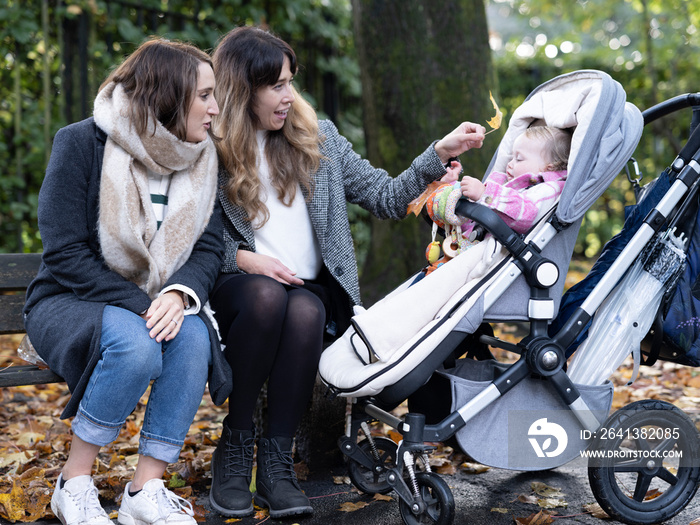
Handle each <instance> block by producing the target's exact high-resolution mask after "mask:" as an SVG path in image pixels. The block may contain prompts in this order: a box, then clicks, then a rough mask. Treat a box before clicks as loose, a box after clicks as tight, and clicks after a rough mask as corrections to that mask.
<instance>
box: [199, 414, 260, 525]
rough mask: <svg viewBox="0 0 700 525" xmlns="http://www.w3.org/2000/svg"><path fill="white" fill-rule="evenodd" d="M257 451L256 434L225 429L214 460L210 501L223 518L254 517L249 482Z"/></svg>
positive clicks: (212, 459)
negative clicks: (252, 515)
mask: <svg viewBox="0 0 700 525" xmlns="http://www.w3.org/2000/svg"><path fill="white" fill-rule="evenodd" d="M254 451H255V433H254V431H243V430H232V429H229V428H228V427H227V426H226V422H225V421H224V428H223V431H222V432H221V439H220V440H219V444H218V445H217V446H216V450H215V451H214V454H213V455H212V458H211V489H210V490H209V502H210V503H211V505H212V507H214V509H216V510H217V511H218V512H219V513H220V514H223V515H224V516H231V517H236V518H241V517H243V516H250V515H251V514H253V495H252V494H251V492H250V481H251V478H252V473H253V456H254Z"/></svg>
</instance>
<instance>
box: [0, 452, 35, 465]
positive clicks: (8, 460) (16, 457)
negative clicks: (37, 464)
mask: <svg viewBox="0 0 700 525" xmlns="http://www.w3.org/2000/svg"><path fill="white" fill-rule="evenodd" d="M33 459H34V454H32V453H30V452H29V451H26V450H24V451H21V452H12V453H9V454H3V455H2V456H0V468H5V467H9V466H10V465H13V464H15V463H16V464H17V466H19V465H25V464H26V463H29V462H30V461H32V460H33Z"/></svg>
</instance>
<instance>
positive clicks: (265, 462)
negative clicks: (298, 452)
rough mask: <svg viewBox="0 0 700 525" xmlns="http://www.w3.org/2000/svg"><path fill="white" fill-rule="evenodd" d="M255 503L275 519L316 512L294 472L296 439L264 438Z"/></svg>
mask: <svg viewBox="0 0 700 525" xmlns="http://www.w3.org/2000/svg"><path fill="white" fill-rule="evenodd" d="M255 503H256V504H257V505H258V506H259V507H265V508H268V509H270V517H272V518H282V517H284V516H294V515H297V514H311V513H312V512H313V508H312V507H311V503H310V502H309V498H307V497H306V495H305V494H304V492H303V491H302V490H301V487H300V486H299V482H298V481H297V476H296V473H295V472H294V460H293V459H292V438H283V437H277V438H271V439H269V440H268V439H265V438H260V441H259V442H258V473H257V479H256V492H255Z"/></svg>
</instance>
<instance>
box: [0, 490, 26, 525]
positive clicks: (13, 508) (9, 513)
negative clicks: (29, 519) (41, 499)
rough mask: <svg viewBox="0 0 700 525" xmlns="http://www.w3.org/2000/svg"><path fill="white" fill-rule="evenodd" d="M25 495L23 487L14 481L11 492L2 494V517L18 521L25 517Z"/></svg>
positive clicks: (0, 509) (0, 502)
mask: <svg viewBox="0 0 700 525" xmlns="http://www.w3.org/2000/svg"><path fill="white" fill-rule="evenodd" d="M25 503H26V500H25V497H24V491H23V490H22V487H21V486H20V485H19V484H18V483H17V482H16V481H14V480H13V481H12V491H11V492H10V493H9V494H0V507H2V508H0V511H2V510H3V509H4V512H0V517H3V518H5V519H8V520H10V521H18V520H20V519H22V518H23V517H24V508H25Z"/></svg>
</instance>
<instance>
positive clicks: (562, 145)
mask: <svg viewBox="0 0 700 525" xmlns="http://www.w3.org/2000/svg"><path fill="white" fill-rule="evenodd" d="M523 134H524V135H525V136H526V137H527V138H529V139H533V140H538V141H541V142H543V143H544V153H545V154H546V156H547V159H546V160H547V161H548V163H547V170H548V171H564V170H565V169H566V168H567V165H568V163H569V153H570V152H571V132H570V131H569V130H566V129H561V128H555V127H552V126H532V127H530V128H527V129H526V130H525V131H524V132H523Z"/></svg>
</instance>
